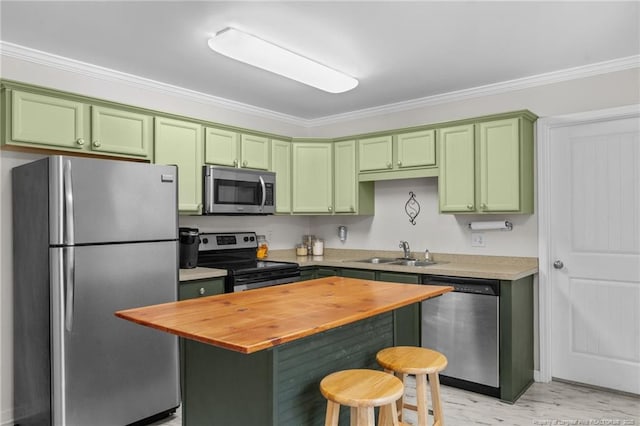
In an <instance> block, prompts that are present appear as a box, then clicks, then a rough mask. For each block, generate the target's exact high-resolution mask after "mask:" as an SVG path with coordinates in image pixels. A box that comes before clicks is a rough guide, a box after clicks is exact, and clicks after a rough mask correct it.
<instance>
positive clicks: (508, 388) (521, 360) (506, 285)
mask: <svg viewBox="0 0 640 426" xmlns="http://www.w3.org/2000/svg"><path fill="white" fill-rule="evenodd" d="M533 368H534V367H533V276H528V277H524V278H521V279H519V280H517V281H500V399H502V400H503V401H508V402H515V401H516V400H517V399H518V397H519V396H520V395H522V394H523V393H524V392H525V391H526V390H527V389H528V388H529V386H530V385H531V384H532V383H533Z"/></svg>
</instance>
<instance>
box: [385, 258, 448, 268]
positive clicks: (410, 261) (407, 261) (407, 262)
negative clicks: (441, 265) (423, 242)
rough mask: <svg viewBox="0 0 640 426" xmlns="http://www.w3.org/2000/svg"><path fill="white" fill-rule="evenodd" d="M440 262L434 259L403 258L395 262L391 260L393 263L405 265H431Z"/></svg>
mask: <svg viewBox="0 0 640 426" xmlns="http://www.w3.org/2000/svg"><path fill="white" fill-rule="evenodd" d="M437 263H438V262H434V261H433V260H416V259H401V260H397V261H395V262H390V264H391V265H403V266H419V267H424V266H431V265H436V264H437Z"/></svg>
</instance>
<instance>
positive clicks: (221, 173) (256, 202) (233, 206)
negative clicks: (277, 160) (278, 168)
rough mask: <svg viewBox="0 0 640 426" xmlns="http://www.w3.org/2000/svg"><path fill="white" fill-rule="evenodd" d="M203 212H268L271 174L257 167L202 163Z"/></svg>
mask: <svg viewBox="0 0 640 426" xmlns="http://www.w3.org/2000/svg"><path fill="white" fill-rule="evenodd" d="M203 175H204V185H203V187H204V214H272V213H274V211H275V202H274V201H275V200H274V194H275V175H274V173H273V172H267V171H260V170H245V169H242V170H239V169H234V168H228V167H217V166H204V173H203Z"/></svg>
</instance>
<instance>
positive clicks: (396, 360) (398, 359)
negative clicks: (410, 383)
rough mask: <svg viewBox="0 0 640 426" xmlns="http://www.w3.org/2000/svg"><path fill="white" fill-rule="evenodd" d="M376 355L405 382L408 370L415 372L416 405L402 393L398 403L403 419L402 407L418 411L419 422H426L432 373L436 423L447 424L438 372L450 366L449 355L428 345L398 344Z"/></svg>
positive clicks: (434, 423) (425, 425)
mask: <svg viewBox="0 0 640 426" xmlns="http://www.w3.org/2000/svg"><path fill="white" fill-rule="evenodd" d="M376 359H377V361H378V364H380V365H381V366H382V367H383V368H384V369H385V371H387V372H389V373H398V374H399V375H400V377H401V379H402V382H403V383H404V382H405V379H406V377H407V375H408V374H412V375H415V376H416V399H417V406H415V405H411V404H407V403H405V401H404V400H405V397H404V396H403V397H402V399H401V400H400V401H399V407H398V411H399V413H400V421H402V409H403V408H407V409H410V410H413V411H416V412H417V413H418V426H427V413H428V410H427V376H429V383H430V385H431V404H432V406H433V425H434V426H443V425H444V420H443V418H442V406H441V404H440V379H439V377H438V373H439V372H440V371H442V370H444V369H445V367H446V366H447V358H446V357H445V356H444V355H442V354H441V353H440V352H436V351H433V350H431V349H426V348H418V347H414V346H397V347H393V348H386V349H382V350H381V351H380V352H378V354H377V355H376Z"/></svg>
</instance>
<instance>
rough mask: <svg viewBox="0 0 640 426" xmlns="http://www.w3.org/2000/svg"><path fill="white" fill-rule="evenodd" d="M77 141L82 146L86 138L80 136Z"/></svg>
mask: <svg viewBox="0 0 640 426" xmlns="http://www.w3.org/2000/svg"><path fill="white" fill-rule="evenodd" d="M76 143H77V144H78V145H80V146H82V145H84V139H82V138H79V139H78V140H76Z"/></svg>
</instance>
